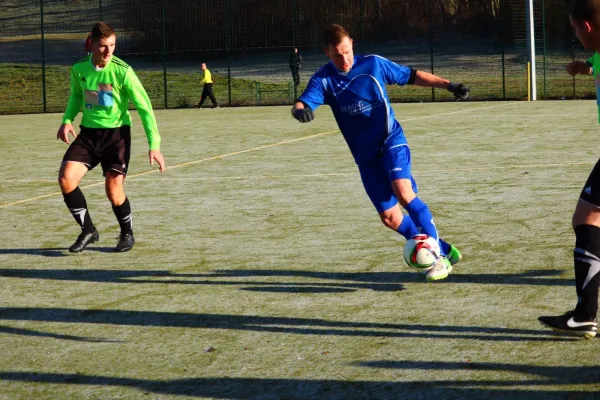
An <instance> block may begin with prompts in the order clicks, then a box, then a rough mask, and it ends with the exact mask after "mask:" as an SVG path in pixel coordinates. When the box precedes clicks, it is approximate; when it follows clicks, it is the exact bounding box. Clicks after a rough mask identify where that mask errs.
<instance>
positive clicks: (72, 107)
mask: <svg viewBox="0 0 600 400" xmlns="http://www.w3.org/2000/svg"><path fill="white" fill-rule="evenodd" d="M129 101H131V102H132V103H133V104H134V105H135V107H136V109H137V111H138V113H139V115H140V118H141V120H142V125H143V126H144V131H145V132H146V136H147V137H148V145H149V146H150V150H159V149H160V141H161V139H160V134H159V133H158V127H157V125H156V118H155V117H154V112H153V111H152V104H151V103H150V99H149V98H148V94H147V93H146V90H145V89H144V87H143V86H142V83H141V82H140V80H139V79H138V77H137V75H136V74H135V72H133V69H132V68H131V67H130V66H129V65H127V64H126V63H125V62H124V61H122V60H121V59H119V58H117V57H115V56H112V57H111V59H110V61H109V62H108V64H107V65H106V66H104V68H102V69H96V67H95V66H94V65H93V64H92V60H91V56H89V55H88V56H86V57H84V58H82V59H81V60H79V61H77V62H76V63H75V64H73V67H72V68H71V95H70V96H69V102H68V103H67V110H66V111H65V114H64V116H63V120H62V122H63V124H72V123H73V120H74V119H75V117H76V116H77V114H78V113H79V111H80V110H81V107H82V106H83V117H82V119H81V126H83V127H86V128H105V129H106V128H118V127H121V126H123V125H131V115H130V114H129V111H128V109H127V108H128V105H129Z"/></svg>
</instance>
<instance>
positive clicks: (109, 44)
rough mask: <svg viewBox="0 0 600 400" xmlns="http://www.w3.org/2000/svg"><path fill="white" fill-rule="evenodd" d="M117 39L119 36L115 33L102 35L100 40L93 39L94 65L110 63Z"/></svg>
mask: <svg viewBox="0 0 600 400" xmlns="http://www.w3.org/2000/svg"><path fill="white" fill-rule="evenodd" d="M116 41H117V37H116V36H115V35H111V36H109V37H101V38H100V40H98V42H94V41H92V46H91V47H92V61H93V62H94V65H100V66H104V65H106V64H108V62H109V61H110V58H111V57H112V55H113V53H114V52H115V44H116Z"/></svg>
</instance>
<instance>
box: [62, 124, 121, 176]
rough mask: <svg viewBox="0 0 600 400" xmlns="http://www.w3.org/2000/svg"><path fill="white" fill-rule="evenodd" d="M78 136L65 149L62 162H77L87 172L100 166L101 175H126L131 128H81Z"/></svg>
mask: <svg viewBox="0 0 600 400" xmlns="http://www.w3.org/2000/svg"><path fill="white" fill-rule="evenodd" d="M80 128H81V132H80V133H79V136H77V138H76V139H75V140H74V141H73V143H71V146H69V148H68V149H67V152H66V153H65V156H64V157H63V162H65V161H77V162H80V163H83V164H85V165H86V166H87V167H88V169H89V170H91V169H93V168H94V167H95V166H96V165H98V164H100V165H102V173H103V175H105V176H106V173H107V172H108V171H115V172H118V173H120V174H123V175H126V174H127V167H128V165H129V154H130V152H131V127H130V126H127V125H125V126H121V127H120V128H110V129H94V128H86V127H83V126H81V127H80Z"/></svg>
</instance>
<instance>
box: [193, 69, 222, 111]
mask: <svg viewBox="0 0 600 400" xmlns="http://www.w3.org/2000/svg"><path fill="white" fill-rule="evenodd" d="M201 68H202V73H201V76H200V84H204V88H203V89H202V96H200V103H198V108H200V107H202V104H204V100H206V98H207V97H210V101H212V104H213V106H212V108H219V103H217V99H215V95H214V94H213V81H212V76H211V75H210V71H209V70H208V68H206V64H205V63H202V65H201Z"/></svg>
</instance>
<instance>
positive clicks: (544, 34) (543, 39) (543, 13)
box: [542, 0, 548, 99]
mask: <svg viewBox="0 0 600 400" xmlns="http://www.w3.org/2000/svg"><path fill="white" fill-rule="evenodd" d="M542 43H543V46H544V58H543V60H542V66H543V68H544V99H545V98H546V96H547V93H548V92H547V91H546V1H545V0H542Z"/></svg>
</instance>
